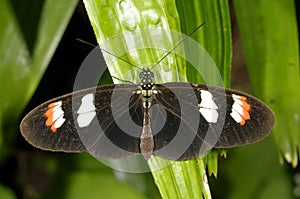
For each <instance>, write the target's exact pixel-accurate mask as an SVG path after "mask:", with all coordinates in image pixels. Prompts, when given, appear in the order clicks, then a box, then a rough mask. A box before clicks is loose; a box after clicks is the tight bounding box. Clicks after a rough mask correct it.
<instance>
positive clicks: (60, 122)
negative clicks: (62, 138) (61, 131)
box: [54, 115, 66, 129]
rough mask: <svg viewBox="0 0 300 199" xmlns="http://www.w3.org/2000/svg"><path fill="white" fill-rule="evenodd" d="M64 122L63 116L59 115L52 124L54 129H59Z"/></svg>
mask: <svg viewBox="0 0 300 199" xmlns="http://www.w3.org/2000/svg"><path fill="white" fill-rule="evenodd" d="M65 121H66V119H65V118H64V115H61V116H60V117H59V118H58V119H57V120H56V121H55V123H54V128H57V129H58V128H59V127H61V125H63V123H64V122H65Z"/></svg>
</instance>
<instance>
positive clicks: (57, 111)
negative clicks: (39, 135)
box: [52, 106, 64, 122]
mask: <svg viewBox="0 0 300 199" xmlns="http://www.w3.org/2000/svg"><path fill="white" fill-rule="evenodd" d="M63 116H64V111H63V110H62V108H61V107H56V106H55V108H54V109H53V114H52V121H53V122H54V121H56V120H58V119H59V118H60V117H63Z"/></svg>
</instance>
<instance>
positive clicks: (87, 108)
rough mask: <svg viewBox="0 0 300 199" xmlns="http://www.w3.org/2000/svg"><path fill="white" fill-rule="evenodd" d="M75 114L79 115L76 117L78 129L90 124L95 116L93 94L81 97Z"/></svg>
mask: <svg viewBox="0 0 300 199" xmlns="http://www.w3.org/2000/svg"><path fill="white" fill-rule="evenodd" d="M77 113H78V114H79V115H78V117H77V122H78V126H79V127H87V126H88V125H89V124H90V123H91V122H92V120H93V119H94V117H95V116H96V107H95V105H94V95H93V94H87V95H85V96H83V97H82V99H81V105H80V107H79V109H78V111H77Z"/></svg>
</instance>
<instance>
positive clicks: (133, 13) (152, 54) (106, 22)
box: [84, 0, 231, 198]
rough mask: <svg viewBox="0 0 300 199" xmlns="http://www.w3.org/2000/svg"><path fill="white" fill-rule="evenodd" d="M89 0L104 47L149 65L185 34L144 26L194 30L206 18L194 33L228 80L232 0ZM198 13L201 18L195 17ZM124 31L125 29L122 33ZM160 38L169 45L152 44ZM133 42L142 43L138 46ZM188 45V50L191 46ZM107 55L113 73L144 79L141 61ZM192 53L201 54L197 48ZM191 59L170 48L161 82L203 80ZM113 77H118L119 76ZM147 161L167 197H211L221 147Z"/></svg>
mask: <svg viewBox="0 0 300 199" xmlns="http://www.w3.org/2000/svg"><path fill="white" fill-rule="evenodd" d="M84 4H85V7H86V10H87V13H88V15H89V18H90V21H91V24H92V26H93V28H94V32H95V35H96V38H97V41H98V43H99V44H100V45H101V47H102V48H104V49H106V50H108V51H109V52H112V53H113V54H114V55H116V56H118V57H120V58H121V59H123V60H126V62H129V63H131V64H133V65H135V66H138V67H147V66H148V67H149V66H151V65H153V64H155V63H156V62H157V61H158V60H159V59H160V58H162V57H163V56H164V55H165V54H166V52H168V51H170V50H171V49H172V47H173V46H175V45H176V44H177V43H178V42H179V41H180V40H181V39H180V38H181V37H177V36H176V35H175V34H171V33H170V32H162V34H155V33H156V32H152V33H154V34H149V31H144V30H145V29H146V28H160V29H171V30H177V31H179V32H182V31H183V32H185V33H189V32H191V31H192V30H193V29H194V28H195V27H197V26H198V25H199V24H201V23H202V22H204V21H205V22H206V23H207V24H206V25H205V26H204V27H203V30H200V31H199V32H200V33H195V37H194V36H193V37H194V38H196V40H198V41H202V42H203V46H204V47H205V49H207V51H208V52H209V53H210V54H211V55H212V57H213V60H214V61H215V62H217V64H218V68H219V70H220V73H221V77H223V79H224V81H225V85H226V86H229V82H230V65H231V61H230V60H231V34H230V18H229V9H228V5H227V1H222V0H218V1H209V2H207V1H204V0H203V1H196V0H194V1H190V2H189V3H186V2H185V1H179V0H178V1H170V0H163V1H158V0H148V1H146V2H145V1H143V2H141V1H139V0H132V1H121V2H119V1H115V0H113V1H105V0H84ZM193 17H194V19H197V20H191V19H192V18H193ZM139 29H143V31H139ZM121 33H123V35H121V36H120V34H121ZM131 34H133V35H131ZM197 35H198V36H197ZM208 35H209V37H208ZM129 36H132V38H134V39H130V40H126V38H127V39H128V38H130V37H129ZM133 36H134V37H133ZM116 38H117V39H116ZM208 38H210V39H208ZM106 40H109V42H107V41H106ZM156 44H160V46H161V48H162V47H164V49H162V50H157V49H149V48H147V47H149V46H150V47H153V46H155V45H156ZM132 46H133V47H135V48H143V49H138V50H134V48H132ZM145 48H146V49H145ZM176 50H178V51H182V50H183V49H182V47H179V49H176ZM184 50H185V51H186V52H188V49H184ZM128 51H129V52H128ZM103 55H104V57H105V59H106V62H107V64H108V68H109V71H110V73H111V74H112V75H113V76H115V77H117V78H119V79H124V80H129V81H133V82H139V79H138V77H139V75H138V74H139V70H137V69H136V67H135V68H134V67H132V66H131V64H128V63H126V62H124V61H123V60H121V59H116V57H115V56H111V55H109V54H108V53H105V52H104V53H103ZM189 55H190V56H199V55H197V54H196V55H193V54H192V53H191V54H189ZM203 61H204V60H203ZM168 63H173V64H168ZM187 65H188V66H189V64H187V63H186V62H185V60H183V59H182V58H180V57H179V56H176V55H174V54H173V53H171V54H170V55H169V56H168V58H167V59H165V60H164V61H163V62H162V63H159V66H156V67H155V68H154V73H155V77H156V83H159V82H167V81H186V79H187V78H189V79H192V80H193V81H194V82H199V83H200V82H201V81H200V80H201V77H199V75H197V76H195V75H194V74H198V73H195V72H194V71H195V70H193V69H192V68H191V67H188V69H186V66H187ZM186 70H187V72H186ZM206 71H208V73H209V74H210V78H211V82H213V81H215V83H216V84H219V83H220V82H219V81H218V79H217V80H215V77H216V76H215V75H216V74H215V73H210V72H209V71H210V68H206ZM170 73H171V74H170ZM165 74H170V75H165ZM218 74H219V72H218ZM169 77H171V78H169ZM114 81H115V82H117V79H114ZM148 163H149V166H150V168H151V169H152V170H153V171H154V170H155V172H153V173H152V174H153V176H154V179H155V182H156V184H157V186H158V188H159V190H160V193H161V195H162V197H163V198H181V197H190V198H198V197H200V196H201V195H203V196H204V197H205V198H211V195H210V191H209V186H208V184H207V182H206V180H205V179H206V178H205V175H206V174H205V173H206V172H205V168H206V164H209V165H208V168H209V173H210V174H212V173H214V174H215V175H216V174H217V155H216V153H212V155H210V154H208V158H203V159H202V158H197V159H195V160H190V161H182V162H176V161H166V160H163V159H161V158H158V157H152V158H151V160H150V161H149V162H148ZM165 163H167V164H169V166H168V167H165V168H164V169H162V170H158V171H156V170H157V167H159V168H160V166H161V165H164V164H165ZM186 176H188V177H186Z"/></svg>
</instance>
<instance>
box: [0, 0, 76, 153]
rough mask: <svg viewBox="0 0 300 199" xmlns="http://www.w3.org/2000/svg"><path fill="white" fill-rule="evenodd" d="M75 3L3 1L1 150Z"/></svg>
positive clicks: (0, 34)
mask: <svg viewBox="0 0 300 199" xmlns="http://www.w3.org/2000/svg"><path fill="white" fill-rule="evenodd" d="M76 4H77V0H70V1H58V0H56V1H53V0H47V1H39V0H35V1H33V2H31V3H28V2H27V1H14V0H12V1H9V0H3V1H0V26H1V28H0V56H1V59H0V79H1V84H0V88H1V92H0V119H1V121H0V124H1V126H0V147H2V146H1V145H2V144H3V143H2V142H3V140H4V139H5V140H6V141H5V143H6V144H7V145H9V144H10V143H11V142H12V141H13V140H14V138H15V134H14V133H13V132H16V129H17V128H18V126H19V124H18V117H19V116H20V114H21V111H22V110H23V109H24V106H25V105H26V104H27V103H28V101H29V99H30V97H31V96H32V94H33V92H34V90H35V88H36V87H37V85H38V83H39V81H40V79H41V77H42V75H43V73H44V71H45V69H46V68H47V65H48V63H49V61H50V59H51V57H52V55H53V53H54V51H55V49H56V47H57V45H58V42H59V40H60V38H61V37H62V35H63V32H64V30H65V28H66V26H67V24H68V22H69V19H70V17H71V14H72V13H73V11H74V9H75V6H76ZM4 135H5V136H4ZM8 140H10V141H8ZM11 146H14V145H13V144H11ZM0 151H1V152H3V150H2V149H0ZM2 157H3V156H2Z"/></svg>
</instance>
